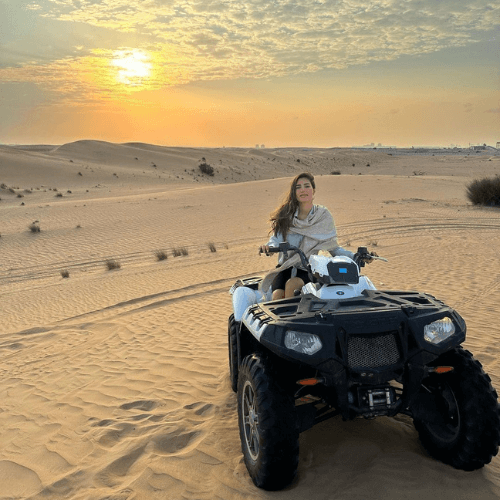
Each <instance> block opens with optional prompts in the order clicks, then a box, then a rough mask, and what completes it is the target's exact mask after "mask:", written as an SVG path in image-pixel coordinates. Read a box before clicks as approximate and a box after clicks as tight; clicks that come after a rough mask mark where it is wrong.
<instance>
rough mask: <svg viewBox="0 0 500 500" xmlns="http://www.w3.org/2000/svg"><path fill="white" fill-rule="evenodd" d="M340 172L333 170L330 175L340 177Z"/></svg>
mask: <svg viewBox="0 0 500 500" xmlns="http://www.w3.org/2000/svg"><path fill="white" fill-rule="evenodd" d="M341 173H342V172H341V171H340V170H333V171H332V173H331V175H340V174H341Z"/></svg>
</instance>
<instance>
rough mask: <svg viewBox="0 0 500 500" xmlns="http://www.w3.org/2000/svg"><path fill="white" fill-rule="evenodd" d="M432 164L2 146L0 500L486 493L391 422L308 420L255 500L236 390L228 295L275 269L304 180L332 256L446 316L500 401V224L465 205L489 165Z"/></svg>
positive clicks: (297, 153) (99, 145)
mask: <svg viewBox="0 0 500 500" xmlns="http://www.w3.org/2000/svg"><path fill="white" fill-rule="evenodd" d="M445 153H446V154H435V156H432V154H431V153H427V154H426V153H424V152H422V153H420V154H416V153H415V152H411V151H410V152H408V154H397V152H395V151H380V150H370V151H359V150H341V149H306V148H296V149H286V150H285V149H276V150H275V149H262V150H261V149H230V148H224V149H196V148H193V149H188V148H163V147H158V146H153V145H147V144H136V143H134V144H122V145H119V144H109V143H105V142H98V141H78V142H76V143H72V144H66V145H63V146H52V145H44V146H23V147H13V146H0V184H2V186H3V187H2V188H0V198H1V200H0V234H1V236H0V255H1V260H0V312H1V323H0V356H1V360H2V362H1V364H0V374H1V377H0V402H1V403H0V426H1V429H2V432H1V433H0V499H29V498H31V499H43V498H47V499H54V500H56V499H92V500H94V499H95V500H98V499H114V500H125V499H134V500H135V499H148V500H150V499H173V500H181V499H195V500H198V499H200V500H201V499H262V498H276V499H285V498H286V499H287V500H288V499H292V500H295V499H296V500H299V499H301V500H302V499H304V498H309V499H311V500H313V499H314V500H315V499H331V498H335V499H337V500H343V499H350V500H358V499H359V500H365V499H378V498H380V499H382V498H383V499H394V500H396V499H401V498H404V499H415V500H416V499H419V500H421V499H422V498H430V497H431V496H432V497H433V498H436V499H440V500H441V499H445V500H446V499H450V500H451V499H454V500H456V499H467V500H469V499H478V500H479V499H481V500H487V499H498V498H500V458H498V457H496V458H494V459H493V461H492V463H491V464H489V465H487V466H486V467H484V468H483V469H481V470H479V471H475V472H469V473H466V472H463V471H458V470H455V469H453V468H451V467H449V466H446V465H444V464H442V463H440V462H437V461H435V460H434V459H432V458H431V457H429V456H428V455H427V453H426V452H425V451H424V449H423V448H422V446H421V445H420V443H419V440H418V436H417V433H416V431H415V429H414V427H413V424H412V422H411V420H410V419H409V418H407V417H404V416H398V417H396V418H385V417H384V418H378V419H376V420H371V421H367V420H356V421H352V422H342V421H341V419H337V418H335V419H331V420H328V421H326V422H324V423H322V424H319V425H317V426H316V427H314V428H313V429H311V430H309V431H307V432H305V433H303V434H302V435H301V437H300V463H299V470H298V478H297V480H296V481H295V482H294V483H293V484H292V485H291V486H290V487H288V488H287V489H286V490H284V491H282V492H276V493H268V492H265V491H261V490H258V489H257V488H255V487H254V486H253V484H252V482H251V480H250V479H249V477H248V475H247V472H246V468H245V466H244V464H243V460H242V454H241V448H240V442H239V435H238V426H237V416H236V413H237V412H236V396H235V395H234V393H233V392H232V391H231V389H230V385H229V380H228V362H227V345H226V342H227V317H228V315H229V314H230V312H231V301H230V296H229V295H228V293H227V291H228V289H229V287H230V286H231V285H232V284H233V282H234V281H235V280H236V279H237V278H240V277H246V276H252V275H259V274H263V273H264V272H265V271H266V270H268V269H269V268H271V267H272V266H274V264H275V262H274V260H273V258H265V257H259V255H258V253H257V248H258V246H259V245H260V244H262V243H265V241H267V233H268V230H269V228H268V216H269V213H270V212H271V211H272V210H273V209H274V208H275V206H276V204H277V203H278V201H279V199H280V197H281V195H282V193H283V192H284V190H285V189H286V188H287V186H288V183H289V181H290V178H291V177H292V176H294V175H295V174H296V173H298V172H300V171H304V170H308V171H311V172H313V173H314V174H315V175H316V176H317V179H316V180H317V193H316V202H317V203H320V204H323V205H326V206H328V207H329V208H330V210H331V211H332V213H333V214H334V217H335V220H336V223H337V229H338V232H339V241H340V243H341V244H342V245H343V246H345V247H346V248H349V249H350V250H355V249H356V248H357V246H361V245H363V246H364V245H367V246H369V247H371V249H373V250H376V251H377V252H378V253H379V255H382V256H384V257H386V258H387V259H389V262H388V263H382V262H376V263H373V264H372V265H370V266H369V267H367V268H366V270H365V272H366V274H368V275H369V276H370V278H371V279H372V281H373V282H374V284H375V285H376V286H377V287H379V288H386V289H391V288H392V289H410V290H415V289H416V290H421V291H425V292H429V293H432V294H433V295H435V296H437V297H438V298H440V299H442V300H444V301H445V302H447V303H448V304H449V305H450V306H452V307H455V308H456V309H457V310H458V311H459V312H460V313H461V315H462V316H463V317H464V318H465V320H466V321H467V325H468V336H467V340H466V342H465V347H466V348H468V349H470V350H471V351H472V352H473V353H474V354H475V356H476V357H477V358H478V359H479V360H480V361H481V363H482V364H483V366H484V368H485V369H486V371H487V372H488V373H489V375H490V376H491V378H492V381H493V384H494V385H495V386H496V387H497V388H499V389H500V365H499V362H498V358H499V351H500V347H499V346H500V344H499V342H498V341H499V340H500V326H499V324H500V312H499V310H498V303H499V302H500V278H499V274H498V263H499V257H500V255H499V248H500V231H499V229H500V211H499V210H498V209H495V208H485V207H475V206H472V205H471V203H470V202H469V201H468V199H467V197H466V195H465V186H466V185H467V183H469V182H470V181H471V180H472V179H474V178H483V177H490V176H494V175H496V174H498V173H500V156H498V155H496V154H495V153H494V152H491V151H487V152H482V153H480V154H476V153H474V154H472V153H470V154H469V153H468V152H467V151H463V152H452V151H449V152H445ZM202 158H205V159H206V162H207V163H209V164H210V165H212V166H213V167H214V168H215V175H214V176H213V177H210V176H207V175H204V174H202V173H201V172H200V170H199V168H198V165H199V163H200V161H201V159H202ZM353 164H354V166H353ZM334 171H335V172H340V175H331V173H332V172H334ZM12 191H14V192H12ZM35 221H37V222H35ZM34 222H35V224H36V225H38V226H39V227H40V232H32V231H31V230H30V229H29V226H30V225H31V224H32V223H34ZM210 243H211V244H213V245H214V246H215V249H216V251H215V252H212V251H211V250H210V248H209V244H210ZM181 248H184V249H185V250H186V253H187V255H181V256H178V257H173V255H172V253H173V250H174V249H181ZM158 251H163V252H165V253H166V254H167V256H168V258H167V259H165V260H161V261H160V260H158V259H157V257H156V255H155V253H156V252H158ZM107 260H114V261H116V262H118V263H119V264H120V268H118V269H115V270H111V271H110V270H108V268H107V266H106V261H107ZM62 272H66V273H67V274H68V275H69V277H68V278H64V277H63V276H62Z"/></svg>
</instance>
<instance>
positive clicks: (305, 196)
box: [295, 177, 314, 203]
mask: <svg viewBox="0 0 500 500" xmlns="http://www.w3.org/2000/svg"><path fill="white" fill-rule="evenodd" d="M295 196H296V197H297V201H298V202H299V203H308V202H309V203H310V202H312V201H313V199H314V188H313V187H312V184H311V181H310V180H309V179H308V178H307V177H300V178H299V179H298V180H297V183H296V184H295Z"/></svg>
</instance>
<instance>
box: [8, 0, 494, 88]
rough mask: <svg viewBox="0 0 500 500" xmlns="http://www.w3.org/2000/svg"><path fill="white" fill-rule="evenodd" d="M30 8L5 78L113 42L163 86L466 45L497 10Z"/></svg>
mask: <svg viewBox="0 0 500 500" xmlns="http://www.w3.org/2000/svg"><path fill="white" fill-rule="evenodd" d="M0 5H1V4H0ZM28 9H29V10H26V9H25V10H24V12H23V15H21V14H20V12H19V11H16V16H17V17H16V19H17V20H18V24H19V25H20V23H21V21H22V20H23V19H25V18H26V19H28V18H29V19H30V20H32V22H34V23H35V29H32V30H30V31H29V33H28V32H27V30H25V32H24V38H23V40H24V45H22V44H21V45H22V47H21V48H19V44H18V43H17V42H18V40H16V37H15V36H13V35H10V36H7V40H6V41H5V42H2V41H0V49H1V50H0V53H1V54H2V56H0V67H1V66H4V68H5V66H14V65H16V64H17V65H20V64H21V65H22V64H26V63H27V62H30V64H29V65H28V66H26V67H24V68H19V70H16V71H12V70H11V69H9V68H6V69H4V70H0V71H1V72H0V76H1V77H2V79H3V78H6V77H7V78H19V79H22V78H27V79H29V78H30V73H31V77H34V76H35V74H37V77H38V78H39V80H38V81H40V82H49V83H50V82H52V83H54V82H55V81H59V80H60V78H59V77H56V76H51V75H50V71H48V70H49V69H50V70H51V69H54V65H55V66H56V67H57V65H59V66H61V67H72V68H73V69H78V68H80V69H83V68H87V70H88V66H87V63H88V60H84V59H82V61H81V62H80V63H79V62H78V58H79V57H84V58H85V57H86V58H93V57H95V56H96V53H95V50H97V49H101V50H103V51H104V52H103V53H107V54H108V55H109V56H111V54H112V51H113V50H117V49H119V48H130V49H132V48H135V49H142V50H144V51H148V52H149V53H150V55H151V57H152V58H153V59H154V60H155V62H156V64H157V70H158V81H157V82H156V83H158V84H159V85H161V84H163V85H164V86H168V85H174V84H179V83H185V82H188V81H197V80H198V81H199V80H216V79H235V78H241V77H247V78H271V77H281V76H286V75H292V74H300V73H306V72H314V71H320V70H324V69H334V68H337V69H341V68H346V67H349V66H353V65H364V64H368V63H370V62H375V61H392V60H395V59H397V58H399V57H401V56H403V55H420V54H427V53H431V52H436V51H439V50H442V49H445V48H449V47H461V46H465V45H467V44H471V43H474V42H475V41H477V40H479V39H481V36H482V35H481V34H482V33H483V32H487V31H489V30H492V29H493V28H495V27H496V26H498V24H499V21H498V19H500V4H499V3H498V2H496V3H495V2H492V1H491V0H469V1H468V2H461V1H460V0H440V1H436V0H406V1H400V0H399V1H396V0H318V1H305V0H280V1H279V2H269V1H267V0H145V1H143V2H137V3H132V2H130V1H129V0H37V1H36V2H32V3H31V4H30V7H28ZM0 14H2V13H1V12H0ZM0 17H1V16H0ZM56 24H57V27H59V28H60V29H57V28H56ZM0 28H3V26H0ZM6 29H12V27H10V28H9V26H6ZM28 44H31V54H30V50H29V47H28V46H27V45H28ZM41 47H43V50H42V49H41ZM77 47H78V49H77ZM23 51H24V52H25V53H26V57H22V56H21V55H20V52H23ZM103 53H101V55H100V56H99V57H101V58H102V57H103V56H102V54H103ZM29 56H31V57H29ZM16 60H17V63H16V64H15V63H14V61H16ZM64 61H65V62H64ZM101 62H102V61H101ZM38 66H40V67H39V68H38ZM36 68H38V69H36ZM43 68H45V69H43ZM16 75H17V76H16ZM162 75H163V77H164V79H163V83H161V78H162ZM94 80H96V79H94ZM8 81H12V80H8ZM24 81H26V80H24ZM156 83H155V84H156ZM104 87H106V88H109V86H108V85H104ZM91 90H92V92H96V91H97V92H98V91H99V85H98V84H96V86H95V87H92V89H91Z"/></svg>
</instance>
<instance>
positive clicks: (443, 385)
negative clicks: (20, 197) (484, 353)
mask: <svg viewBox="0 0 500 500" xmlns="http://www.w3.org/2000/svg"><path fill="white" fill-rule="evenodd" d="M439 364H440V365H446V366H453V368H454V369H453V371H452V372H450V373H448V374H443V375H435V374H434V375H431V376H429V377H428V378H426V379H425V380H424V381H423V383H422V387H421V388H420V393H419V395H420V397H421V401H423V400H425V401H426V403H425V404H426V406H427V416H426V417H425V418H423V417H422V416H421V414H420V415H419V416H414V419H413V422H414V424H415V428H416V429H417V431H418V434H419V436H420V440H421V442H422V444H423V446H424V448H425V449H426V450H427V451H428V452H429V454H430V455H432V456H433V457H435V458H437V459H438V460H441V461H442V462H444V463H446V464H449V465H452V466H453V467H455V468H457V469H463V470H467V471H471V470H476V469H480V468H481V467H483V466H484V465H485V464H488V463H490V461H491V459H492V457H494V456H495V455H496V454H497V452H498V445H499V442H500V418H499V410H498V403H497V393H496V391H495V389H494V388H493V387H492V385H491V381H490V377H489V376H488V375H487V374H486V373H485V372H484V371H483V369H482V366H481V363H479V361H477V360H475V359H474V357H473V356H472V354H471V353H470V352H469V351H466V350H464V349H461V348H457V349H455V350H453V351H450V352H448V353H446V354H445V355H443V356H441V357H440V358H439ZM417 399H418V396H417Z"/></svg>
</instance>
